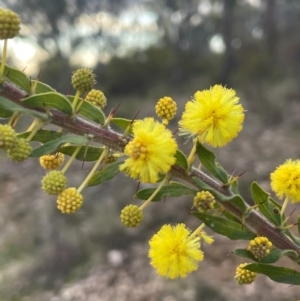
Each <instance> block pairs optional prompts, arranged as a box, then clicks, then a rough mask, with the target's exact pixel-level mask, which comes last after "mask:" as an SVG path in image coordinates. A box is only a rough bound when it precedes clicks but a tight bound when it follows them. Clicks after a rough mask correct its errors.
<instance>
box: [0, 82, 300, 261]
mask: <svg viewBox="0 0 300 301" xmlns="http://www.w3.org/2000/svg"><path fill="white" fill-rule="evenodd" d="M0 96H2V97H4V98H7V99H9V100H10V101H12V102H14V103H16V104H17V105H20V106H22V107H24V108H27V109H30V110H35V111H37V112H41V113H46V114H47V115H48V117H49V120H50V123H51V124H54V125H56V126H58V127H60V128H62V129H64V130H65V131H67V132H70V133H74V134H76V135H81V136H84V135H87V136H88V137H90V139H92V140H93V141H94V142H97V143H100V144H103V145H105V146H106V147H108V148H109V149H112V150H115V151H119V152H123V151H124V148H125V146H126V145H127V144H128V142H129V141H130V139H131V138H130V137H124V136H123V135H122V134H120V133H117V132H115V131H113V130H112V129H110V128H105V127H102V126H100V125H99V124H97V123H95V122H93V121H90V120H88V119H86V118H84V117H82V116H80V115H75V116H69V115H67V114H65V113H63V112H61V111H59V110H56V109H48V108H47V109H46V108H45V109H42V108H33V107H29V106H26V105H25V104H24V103H23V102H22V99H24V98H26V97H28V96H29V95H28V93H27V92H26V91H24V90H22V89H21V88H20V87H18V86H17V85H15V84H14V83H12V82H10V81H9V80H5V81H4V82H3V83H2V85H1V86H0ZM170 174H171V176H173V177H177V178H180V179H182V180H184V181H185V182H187V183H190V184H191V185H193V186H195V187H197V188H198V189H199V185H198V184H197V182H196V181H195V178H196V179H198V180H200V181H201V182H203V183H205V184H206V185H207V186H209V187H210V188H212V190H214V191H216V192H217V193H218V194H220V195H222V196H224V197H228V198H229V197H233V194H232V192H231V191H230V190H229V189H227V188H226V187H224V186H223V185H222V184H220V183H219V182H217V181H215V180H213V179H212V178H210V177H209V176H208V175H206V174H205V173H204V172H202V171H200V170H198V169H196V168H194V167H193V168H192V169H191V171H190V172H188V171H186V170H185V169H183V168H181V167H179V166H176V165H175V166H173V167H172V168H171V171H170ZM216 201H217V202H219V204H220V205H221V206H222V207H223V208H224V209H225V210H227V211H228V212H230V213H231V214H232V215H234V216H235V217H236V218H238V219H239V220H240V221H241V223H242V224H243V225H244V226H245V227H246V228H248V229H249V230H251V231H252V232H254V233H255V234H257V235H263V236H266V237H268V238H269V239H270V241H272V243H273V244H274V245H275V246H276V247H277V248H279V249H282V250H294V251H296V252H297V253H298V254H300V247H299V246H298V245H297V244H296V243H294V242H293V241H292V240H290V239H289V238H288V237H287V236H286V235H285V233H284V232H283V230H280V229H279V228H278V227H277V226H276V225H274V224H272V223H271V222H270V221H269V220H267V219H266V218H265V217H264V216H263V215H262V214H261V213H259V212H258V211H256V210H255V209H252V208H251V207H250V206H249V205H248V204H246V202H245V201H244V209H243V210H242V209H241V208H240V207H239V206H236V205H235V204H234V202H230V201H221V200H220V199H218V198H216ZM292 259H293V260H295V258H292ZM297 263H298V264H299V263H300V260H299V259H298V260H297Z"/></svg>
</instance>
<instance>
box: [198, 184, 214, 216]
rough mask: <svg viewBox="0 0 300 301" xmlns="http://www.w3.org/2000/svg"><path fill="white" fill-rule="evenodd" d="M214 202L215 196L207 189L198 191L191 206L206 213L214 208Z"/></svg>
mask: <svg viewBox="0 0 300 301" xmlns="http://www.w3.org/2000/svg"><path fill="white" fill-rule="evenodd" d="M215 204H216V201H215V197H214V196H213V195H212V194H211V193H210V192H209V191H205V190H202V191H199V192H197V194H196V196H195V197H194V203H193V208H196V209H197V210H198V211H199V212H200V213H207V212H209V211H211V210H212V209H214V207H215Z"/></svg>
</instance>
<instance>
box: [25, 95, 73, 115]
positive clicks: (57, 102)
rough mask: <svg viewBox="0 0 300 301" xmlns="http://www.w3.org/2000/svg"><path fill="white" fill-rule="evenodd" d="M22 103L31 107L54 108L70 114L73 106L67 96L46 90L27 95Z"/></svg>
mask: <svg viewBox="0 0 300 301" xmlns="http://www.w3.org/2000/svg"><path fill="white" fill-rule="evenodd" d="M23 102H24V104H25V105H27V106H31V107H38V108H49V109H56V110H59V111H61V112H64V113H66V114H68V115H69V116H71V115H72V114H73V108H72V105H71V103H70V101H69V100H68V98H67V97H65V96H63V95H62V94H59V93H56V92H46V93H41V94H36V95H32V96H29V97H27V98H25V99H24V101H23Z"/></svg>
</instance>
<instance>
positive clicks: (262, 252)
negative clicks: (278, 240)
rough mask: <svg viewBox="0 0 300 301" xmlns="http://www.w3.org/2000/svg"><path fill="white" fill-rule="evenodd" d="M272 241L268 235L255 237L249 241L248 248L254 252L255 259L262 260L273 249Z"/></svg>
mask: <svg viewBox="0 0 300 301" xmlns="http://www.w3.org/2000/svg"><path fill="white" fill-rule="evenodd" d="M271 248H272V243H271V242H270V241H269V239H268V238H267V237H264V236H259V237H255V238H254V239H252V240H251V241H250V242H249V245H248V247H247V250H248V251H250V252H251V253H252V255H253V256H254V257H255V259H257V260H260V259H262V258H265V257H266V256H267V255H268V254H269V253H270V251H271Z"/></svg>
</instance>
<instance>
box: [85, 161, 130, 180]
mask: <svg viewBox="0 0 300 301" xmlns="http://www.w3.org/2000/svg"><path fill="white" fill-rule="evenodd" d="M122 163H124V161H117V162H114V163H111V164H109V165H106V166H104V167H103V168H102V169H101V170H100V171H98V172H96V173H95V174H94V175H93V176H92V178H91V179H90V180H89V183H88V186H95V185H99V184H101V183H103V182H106V181H109V180H110V179H112V178H113V177H114V176H115V175H116V174H117V173H118V172H119V171H120V169H119V166H120V165H121V164H122Z"/></svg>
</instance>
